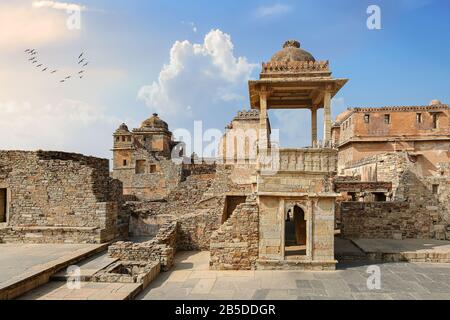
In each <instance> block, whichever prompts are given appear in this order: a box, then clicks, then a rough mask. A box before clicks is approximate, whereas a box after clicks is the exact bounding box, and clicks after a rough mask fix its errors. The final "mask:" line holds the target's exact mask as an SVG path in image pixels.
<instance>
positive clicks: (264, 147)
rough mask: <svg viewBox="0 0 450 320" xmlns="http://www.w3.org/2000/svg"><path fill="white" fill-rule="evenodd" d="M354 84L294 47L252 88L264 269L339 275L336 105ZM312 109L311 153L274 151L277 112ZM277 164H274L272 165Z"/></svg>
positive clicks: (277, 58)
mask: <svg viewBox="0 0 450 320" xmlns="http://www.w3.org/2000/svg"><path fill="white" fill-rule="evenodd" d="M346 82H347V79H334V78H333V77H332V76H331V71H330V69H329V64H328V61H320V62H319V61H316V60H315V59H314V57H313V56H312V55H311V54H310V53H308V52H306V51H304V50H302V49H301V48H300V43H299V42H297V41H292V40H291V41H287V42H286V43H285V44H284V46H283V49H282V50H281V51H280V52H278V53H276V54H275V55H274V56H273V57H272V59H271V60H270V61H269V62H268V63H263V68H262V72H261V75H260V79H259V80H255V81H249V91H250V105H251V108H252V109H257V110H259V133H260V134H259V144H258V146H259V149H258V161H259V163H258V166H257V172H256V174H257V191H256V194H257V198H258V204H259V257H258V265H259V266H260V267H261V268H283V267H284V266H286V265H289V264H292V265H295V266H296V267H297V268H302V267H306V268H311V267H317V268H324V269H333V268H334V265H335V263H336V261H335V259H334V203H335V199H336V197H337V196H338V195H337V194H336V193H334V192H333V188H332V182H331V177H332V176H333V175H334V174H336V164H337V151H336V150H334V149H332V148H331V143H330V142H331V99H332V98H333V96H335V95H336V93H337V92H338V91H339V90H340V89H341V88H342V87H343V86H344V85H345V83H346ZM304 108H307V109H309V110H311V123H312V141H311V148H305V149H279V150H272V149H273V148H276V147H277V146H275V145H273V146H272V145H271V143H270V139H269V138H268V137H269V136H270V133H268V131H269V119H268V110H269V109H304ZM320 108H324V115H325V117H324V125H323V130H324V141H323V143H319V142H318V139H317V110H318V109H320ZM268 158H269V161H267V160H268Z"/></svg>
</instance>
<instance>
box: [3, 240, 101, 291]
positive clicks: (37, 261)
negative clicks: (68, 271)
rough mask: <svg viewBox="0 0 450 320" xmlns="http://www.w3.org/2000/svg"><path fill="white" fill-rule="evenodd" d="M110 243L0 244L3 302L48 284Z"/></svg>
mask: <svg viewBox="0 0 450 320" xmlns="http://www.w3.org/2000/svg"><path fill="white" fill-rule="evenodd" d="M106 247H107V244H0V299H12V298H15V297H17V296H19V295H21V294H23V293H24V292H27V291H29V290H31V289H33V288H36V287H38V286H40V285H42V284H44V283H46V282H48V280H49V277H50V276H51V275H53V274H55V273H56V272H58V271H59V270H61V269H62V268H65V267H67V266H68V265H70V264H74V263H77V262H79V261H81V260H83V259H86V257H89V256H91V255H93V254H95V253H97V252H100V251H104V250H106Z"/></svg>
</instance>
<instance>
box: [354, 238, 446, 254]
mask: <svg viewBox="0 0 450 320" xmlns="http://www.w3.org/2000/svg"><path fill="white" fill-rule="evenodd" d="M352 241H353V242H354V243H355V244H356V245H357V246H358V247H359V248H361V249H362V250H363V251H364V252H383V253H398V252H446V253H450V241H441V240H432V239H430V240H422V239H403V240H388V239H358V240H352Z"/></svg>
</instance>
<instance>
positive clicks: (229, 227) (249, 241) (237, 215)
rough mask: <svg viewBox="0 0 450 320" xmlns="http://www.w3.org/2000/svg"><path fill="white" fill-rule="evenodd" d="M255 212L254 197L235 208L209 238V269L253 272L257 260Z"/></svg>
mask: <svg viewBox="0 0 450 320" xmlns="http://www.w3.org/2000/svg"><path fill="white" fill-rule="evenodd" d="M258 243H259V210H258V204H257V203H256V199H255V197H253V196H251V197H249V198H248V199H247V202H245V203H242V204H240V205H238V206H237V207H236V209H235V210H234V212H233V214H232V215H231V217H230V218H229V219H228V220H227V221H226V222H225V223H224V224H223V225H222V226H221V227H220V228H219V229H218V230H217V231H215V232H214V233H213V234H212V236H211V244H210V254H211V260H210V267H211V269H216V270H251V269H255V265H256V260H257V259H258Z"/></svg>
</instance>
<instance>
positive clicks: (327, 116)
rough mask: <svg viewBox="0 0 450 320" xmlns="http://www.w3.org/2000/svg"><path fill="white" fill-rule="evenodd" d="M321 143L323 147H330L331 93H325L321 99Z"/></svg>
mask: <svg viewBox="0 0 450 320" xmlns="http://www.w3.org/2000/svg"><path fill="white" fill-rule="evenodd" d="M323 109H324V111H323V142H324V146H325V147H330V146H331V92H330V91H325V93H324V98H323Z"/></svg>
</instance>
